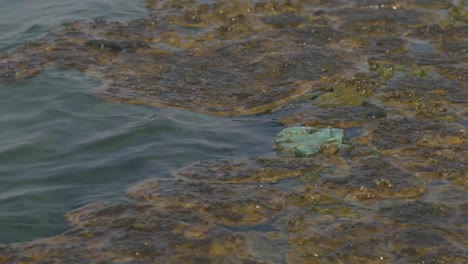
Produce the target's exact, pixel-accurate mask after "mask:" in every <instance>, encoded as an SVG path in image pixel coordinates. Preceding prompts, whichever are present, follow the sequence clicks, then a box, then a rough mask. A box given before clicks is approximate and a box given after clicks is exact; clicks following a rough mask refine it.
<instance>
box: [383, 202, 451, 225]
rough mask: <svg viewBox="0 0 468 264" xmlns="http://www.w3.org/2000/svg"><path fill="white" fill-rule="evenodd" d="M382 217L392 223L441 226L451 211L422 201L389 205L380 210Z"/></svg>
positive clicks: (445, 207) (448, 208)
mask: <svg viewBox="0 0 468 264" xmlns="http://www.w3.org/2000/svg"><path fill="white" fill-rule="evenodd" d="M380 211H381V213H382V215H383V216H385V217H388V218H390V219H392V220H394V221H401V222H404V223H409V224H418V225H424V224H428V225H437V224H439V225H443V224H444V223H445V221H446V219H447V217H449V216H450V215H451V214H453V209H451V208H450V207H447V206H441V205H436V204H432V203H427V202H423V201H414V202H403V203H397V204H391V205H389V206H386V207H385V206H384V207H383V208H381V210H380Z"/></svg>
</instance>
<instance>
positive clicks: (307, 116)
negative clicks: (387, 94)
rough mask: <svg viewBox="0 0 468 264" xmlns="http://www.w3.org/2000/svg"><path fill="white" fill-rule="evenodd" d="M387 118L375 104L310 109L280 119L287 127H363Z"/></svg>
mask: <svg viewBox="0 0 468 264" xmlns="http://www.w3.org/2000/svg"><path fill="white" fill-rule="evenodd" d="M385 116H386V112H385V109H383V108H381V107H378V106H376V105H373V104H369V103H366V104H363V105H360V106H352V107H333V108H319V107H313V106H311V107H308V109H307V110H305V111H302V112H299V113H294V114H290V115H288V116H286V117H283V118H281V119H280V122H281V123H283V124H284V125H286V126H311V127H330V126H333V127H336V128H341V129H343V128H352V127H361V126H364V125H367V124H369V123H370V122H375V121H376V120H379V119H381V118H384V117H385Z"/></svg>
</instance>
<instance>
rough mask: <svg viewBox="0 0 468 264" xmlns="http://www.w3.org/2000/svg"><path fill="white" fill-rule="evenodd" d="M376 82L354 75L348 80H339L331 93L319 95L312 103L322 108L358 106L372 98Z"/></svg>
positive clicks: (362, 75) (361, 75)
mask: <svg viewBox="0 0 468 264" xmlns="http://www.w3.org/2000/svg"><path fill="white" fill-rule="evenodd" d="M376 85H377V84H376V82H375V81H374V80H372V79H371V78H369V77H368V76H366V75H365V74H356V75H355V76H354V77H352V78H350V79H344V80H339V81H337V82H336V83H335V85H334V86H333V91H332V92H329V93H324V94H322V95H320V96H319V97H318V98H317V99H316V100H314V103H315V104H317V105H319V106H322V107H335V106H340V107H344V106H358V105H362V104H363V103H364V102H365V100H366V99H367V98H369V97H370V96H372V94H373V93H374V89H375V87H376Z"/></svg>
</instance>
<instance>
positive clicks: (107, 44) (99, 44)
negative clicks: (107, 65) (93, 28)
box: [85, 39, 122, 52]
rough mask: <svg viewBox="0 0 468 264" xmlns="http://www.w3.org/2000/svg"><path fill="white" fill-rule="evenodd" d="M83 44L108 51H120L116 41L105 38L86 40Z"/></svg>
mask: <svg viewBox="0 0 468 264" xmlns="http://www.w3.org/2000/svg"><path fill="white" fill-rule="evenodd" d="M85 46H86V47H90V48H94V49H100V50H105V51H110V52H120V51H122V47H120V46H119V45H118V44H117V43H114V42H111V41H106V40H97V39H93V40H88V41H87V42H86V43H85Z"/></svg>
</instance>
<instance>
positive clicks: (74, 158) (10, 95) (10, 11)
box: [0, 0, 281, 243]
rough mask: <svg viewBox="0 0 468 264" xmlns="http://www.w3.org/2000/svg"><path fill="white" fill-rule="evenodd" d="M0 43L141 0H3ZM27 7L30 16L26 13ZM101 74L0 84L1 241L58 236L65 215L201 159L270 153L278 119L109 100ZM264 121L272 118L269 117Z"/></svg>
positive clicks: (124, 12)
mask: <svg viewBox="0 0 468 264" xmlns="http://www.w3.org/2000/svg"><path fill="white" fill-rule="evenodd" d="M0 6H1V9H0V50H8V49H12V48H14V47H15V46H18V45H20V44H21V43H24V42H27V41H29V40H32V39H34V38H36V37H38V36H40V35H41V34H43V33H45V32H46V31H47V28H48V27H52V26H54V25H58V24H60V23H62V22H64V21H68V20H75V19H93V18H97V17H104V18H107V19H127V18H128V19H131V18H136V17H142V16H145V15H146V10H145V9H144V3H143V1H123V0H98V1H94V0H93V1H88V0H87V1H69V0H67V1H56V0H40V1H33V2H32V1H11V0H0ZM23 14H28V19H27V20H25V19H24V15H23ZM98 85H100V83H99V81H98V80H96V79H93V78H90V77H89V76H86V75H85V74H82V73H79V72H75V71H70V70H64V69H61V68H49V69H47V70H46V71H44V72H42V73H41V74H39V75H38V76H36V77H35V78H33V79H30V80H28V81H25V82H21V83H18V84H14V85H3V86H0V113H1V114H0V230H1V232H0V243H9V242H17V241H27V240H31V239H36V238H39V237H46V236H51V235H56V234H59V233H60V232H62V231H63V230H65V229H66V228H67V225H66V223H65V221H64V220H63V214H64V213H65V212H67V211H69V210H71V209H74V208H77V207H79V206H82V205H84V204H87V203H90V202H92V201H98V200H120V199H124V195H123V192H124V190H125V189H126V188H127V187H128V186H130V185H132V184H133V183H135V182H137V181H140V180H142V179H145V178H149V177H155V176H156V177H168V176H170V171H171V170H173V169H176V168H178V167H180V166H181V165H183V164H185V163H187V162H192V161H196V160H203V159H219V158H230V157H233V156H237V155H248V156H249V155H268V154H270V153H271V152H272V142H273V137H274V135H275V134H276V133H277V132H278V131H279V130H280V129H281V126H280V125H279V124H277V123H275V122H273V121H269V120H268V118H265V117H262V120H263V121H260V119H256V118H255V117H249V118H231V119H229V118H217V117H211V116H206V115H201V114H195V113H190V112H185V111H177V110H166V109H157V108H151V107H145V106H132V105H124V104H113V103H108V102H105V101H103V100H101V99H100V98H98V97H96V95H95V94H94V93H92V91H91V90H92V89H93V87H96V86H98ZM265 120H267V121H265Z"/></svg>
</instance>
